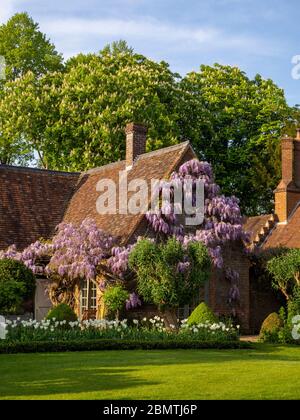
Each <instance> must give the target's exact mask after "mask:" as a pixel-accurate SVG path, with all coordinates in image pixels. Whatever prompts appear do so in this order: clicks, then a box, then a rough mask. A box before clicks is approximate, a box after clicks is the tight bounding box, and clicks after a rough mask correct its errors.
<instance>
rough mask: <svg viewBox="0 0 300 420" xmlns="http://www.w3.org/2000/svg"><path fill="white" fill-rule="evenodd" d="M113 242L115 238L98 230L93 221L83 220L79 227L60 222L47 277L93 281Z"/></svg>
mask: <svg viewBox="0 0 300 420" xmlns="http://www.w3.org/2000/svg"><path fill="white" fill-rule="evenodd" d="M114 243H115V240H114V238H113V237H112V236H110V235H107V234H105V233H104V232H103V231H102V230H101V229H99V228H98V226H97V225H96V222H95V221H94V220H92V219H85V220H84V221H83V222H82V223H81V225H80V226H79V227H76V226H74V225H73V224H71V223H62V224H60V225H59V226H58V231H57V234H56V235H55V236H54V238H53V240H52V251H53V254H52V257H51V259H50V262H49V264H48V265H47V267H46V274H48V275H52V274H58V275H59V276H60V277H65V278H69V279H71V280H76V279H88V280H93V279H95V278H96V274H97V267H98V265H99V264H100V262H101V261H102V260H103V259H106V258H108V257H109V256H110V252H111V248H112V246H113V244H114Z"/></svg>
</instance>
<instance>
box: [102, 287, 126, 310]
mask: <svg viewBox="0 0 300 420" xmlns="http://www.w3.org/2000/svg"><path fill="white" fill-rule="evenodd" d="M128 297H129V292H128V291H127V290H125V289H124V287H123V286H122V285H120V284H118V285H116V286H110V287H108V288H107V289H106V290H105V292H104V294H103V300H104V303H105V306H106V307H107V309H108V310H109V311H110V312H113V313H114V314H116V316H117V317H118V313H119V311H120V310H121V309H123V307H124V305H125V302H126V300H127V299H128Z"/></svg>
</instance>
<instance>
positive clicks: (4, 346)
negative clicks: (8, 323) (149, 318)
mask: <svg viewBox="0 0 300 420" xmlns="http://www.w3.org/2000/svg"><path fill="white" fill-rule="evenodd" d="M251 348H253V345H252V344H251V343H249V342H245V341H223V342H220V341H196V340H194V341H192V340H191V341H179V340H178V341H174V340H172V341H134V340H87V341H31V342H0V354H8V353H45V352H47V353H48V352H65V351H95V350H168V349H251Z"/></svg>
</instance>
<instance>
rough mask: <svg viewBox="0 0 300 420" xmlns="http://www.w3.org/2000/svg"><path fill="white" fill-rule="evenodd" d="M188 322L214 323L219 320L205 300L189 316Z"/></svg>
mask: <svg viewBox="0 0 300 420" xmlns="http://www.w3.org/2000/svg"><path fill="white" fill-rule="evenodd" d="M187 322H188V325H197V324H204V323H205V322H209V323H211V324H214V323H215V322H218V318H217V317H216V316H215V314H214V313H213V311H212V310H211V309H210V307H209V306H208V305H206V303H205V302H201V303H199V305H198V306H197V307H196V308H195V309H194V310H193V312H192V313H191V315H190V316H189V317H188V320H187Z"/></svg>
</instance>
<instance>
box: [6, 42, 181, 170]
mask: <svg viewBox="0 0 300 420" xmlns="http://www.w3.org/2000/svg"><path fill="white" fill-rule="evenodd" d="M176 78H177V75H175V74H173V73H172V72H171V71H170V70H169V68H168V65H167V64H166V63H164V62H162V63H155V62H153V61H151V60H148V59H146V58H145V57H143V56H141V55H138V54H135V53H133V52H132V50H131V49H130V48H128V47H127V46H126V45H125V44H124V43H117V44H114V45H113V46H112V47H106V48H105V49H104V50H103V51H101V52H100V54H98V55H96V54H89V55H86V56H84V55H82V54H81V55H79V56H78V57H76V58H73V59H71V60H70V61H69V62H68V63H67V65H66V71H65V72H64V73H53V74H51V75H45V76H43V77H41V78H39V79H34V75H33V74H31V75H30V74H27V75H26V76H24V77H23V78H22V79H20V80H18V81H15V82H13V83H11V84H9V85H8V88H7V92H6V96H5V97H4V98H3V101H2V104H0V115H1V109H3V114H5V118H3V121H4V125H5V127H6V131H7V132H9V131H11V132H12V131H13V130H14V131H15V132H16V131H17V134H14V133H13V132H12V134H11V138H15V137H17V138H19V139H25V140H26V145H27V147H29V149H30V150H33V149H34V150H36V151H39V152H40V153H39V164H40V165H41V166H43V167H47V168H50V169H61V170H86V169H88V168H91V167H95V166H99V165H103V164H106V163H109V162H112V161H116V160H119V159H122V158H124V157H125V141H124V139H125V134H124V127H125V124H126V123H127V122H130V121H139V122H144V123H146V124H147V126H148V142H147V148H148V150H153V149H156V148H161V147H163V146H168V145H170V144H175V143H176V142H177V139H178V135H179V130H178V126H177V124H176V121H177V119H178V115H177V114H176V112H175V111H174V108H175V107H174V101H175V96H176V95H177V91H176ZM28 114H30V116H31V119H30V121H29V120H28ZM26 120H27V121H26Z"/></svg>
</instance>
